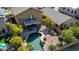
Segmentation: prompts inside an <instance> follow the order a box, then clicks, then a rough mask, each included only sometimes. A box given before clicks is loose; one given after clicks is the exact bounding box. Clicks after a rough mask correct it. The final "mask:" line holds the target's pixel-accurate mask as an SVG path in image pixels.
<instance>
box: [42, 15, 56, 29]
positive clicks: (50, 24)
mask: <svg viewBox="0 0 79 59" xmlns="http://www.w3.org/2000/svg"><path fill="white" fill-rule="evenodd" d="M42 23H43V24H45V25H47V26H48V27H49V28H53V27H54V25H55V23H54V22H53V21H52V20H51V19H50V18H49V17H48V16H46V15H43V18H42Z"/></svg>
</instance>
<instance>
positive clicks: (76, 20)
mask: <svg viewBox="0 0 79 59" xmlns="http://www.w3.org/2000/svg"><path fill="white" fill-rule="evenodd" d="M76 23H79V20H78V19H75V18H71V19H70V20H68V21H66V22H65V23H64V24H66V25H67V26H69V27H70V26H73V25H76Z"/></svg>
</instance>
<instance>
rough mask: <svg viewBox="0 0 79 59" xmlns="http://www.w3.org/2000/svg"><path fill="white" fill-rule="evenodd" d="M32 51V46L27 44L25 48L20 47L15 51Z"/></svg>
mask: <svg viewBox="0 0 79 59" xmlns="http://www.w3.org/2000/svg"><path fill="white" fill-rule="evenodd" d="M33 49H34V48H33V45H32V44H29V43H28V44H27V45H26V46H20V47H19V48H18V49H17V50H18V51H32V50H33Z"/></svg>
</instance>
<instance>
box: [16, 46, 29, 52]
mask: <svg viewBox="0 0 79 59" xmlns="http://www.w3.org/2000/svg"><path fill="white" fill-rule="evenodd" d="M17 50H18V51H28V49H27V48H26V46H20V47H19V48H18V49H17Z"/></svg>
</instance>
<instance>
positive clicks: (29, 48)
mask: <svg viewBox="0 0 79 59" xmlns="http://www.w3.org/2000/svg"><path fill="white" fill-rule="evenodd" d="M26 47H27V48H28V50H29V51H32V50H33V49H34V47H33V45H32V44H29V43H28V44H27V46H26Z"/></svg>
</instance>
